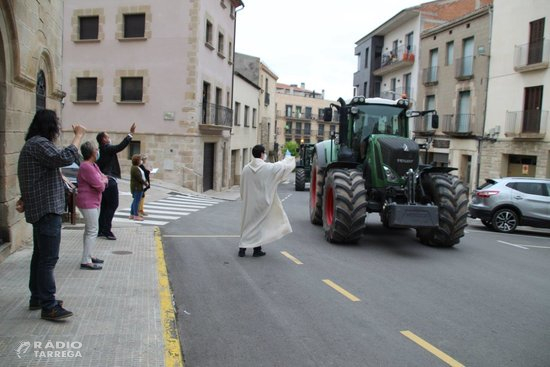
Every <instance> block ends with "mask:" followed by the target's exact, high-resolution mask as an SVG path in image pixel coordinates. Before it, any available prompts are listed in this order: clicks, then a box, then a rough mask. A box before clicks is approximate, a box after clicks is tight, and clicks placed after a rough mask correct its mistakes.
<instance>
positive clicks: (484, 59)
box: [413, 5, 492, 188]
mask: <svg viewBox="0 0 550 367" xmlns="http://www.w3.org/2000/svg"><path fill="white" fill-rule="evenodd" d="M491 10H492V6H490V5H489V6H486V7H483V8H480V9H478V10H476V11H474V12H472V13H469V14H467V15H465V16H462V17H460V18H458V19H455V20H453V21H451V22H448V23H445V24H443V25H440V26H438V27H435V28H432V29H430V30H428V31H424V32H422V34H421V36H420V38H421V41H420V53H419V65H420V69H421V74H420V75H421V78H420V82H419V83H418V94H417V98H418V104H417V106H416V107H417V108H418V109H421V110H432V109H435V110H437V113H438V114H439V119H440V126H439V128H438V129H437V130H434V129H432V125H431V115H427V116H425V117H424V118H417V119H415V125H414V127H413V132H414V135H415V137H416V138H417V141H418V142H428V143H431V144H430V150H429V155H428V162H427V163H434V162H435V163H436V164H437V165H440V166H452V167H456V168H458V171H453V174H455V175H458V176H459V177H460V179H461V180H462V181H463V182H464V183H465V184H466V185H467V186H468V187H470V188H475V187H476V186H477V182H478V178H477V176H478V167H479V166H478V163H479V160H478V157H479V150H480V147H481V145H480V139H481V138H482V136H483V125H484V123H485V109H486V104H485V102H486V100H487V84H488V76H489V56H488V53H489V47H490V39H491Z"/></svg>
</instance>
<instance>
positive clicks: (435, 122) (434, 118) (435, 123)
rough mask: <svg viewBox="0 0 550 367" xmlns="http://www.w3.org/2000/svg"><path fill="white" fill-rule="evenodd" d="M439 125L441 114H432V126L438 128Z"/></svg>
mask: <svg viewBox="0 0 550 367" xmlns="http://www.w3.org/2000/svg"><path fill="white" fill-rule="evenodd" d="M438 127H439V115H436V114H433V115H432V128H434V129H437V128H438Z"/></svg>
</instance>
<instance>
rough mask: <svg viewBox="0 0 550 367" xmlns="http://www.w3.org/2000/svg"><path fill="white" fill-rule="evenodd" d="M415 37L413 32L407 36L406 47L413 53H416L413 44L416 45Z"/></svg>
mask: <svg viewBox="0 0 550 367" xmlns="http://www.w3.org/2000/svg"><path fill="white" fill-rule="evenodd" d="M413 35H414V33H413V32H411V33H407V34H406V35H405V47H406V48H407V51H411V52H412V51H414V49H413V43H414V40H413Z"/></svg>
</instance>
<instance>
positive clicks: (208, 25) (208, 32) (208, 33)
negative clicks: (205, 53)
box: [206, 20, 213, 46]
mask: <svg viewBox="0 0 550 367" xmlns="http://www.w3.org/2000/svg"><path fill="white" fill-rule="evenodd" d="M212 37H213V35H212V23H211V22H210V21H209V20H207V21H206V44H207V45H209V46H212Z"/></svg>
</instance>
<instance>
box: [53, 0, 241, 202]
mask: <svg viewBox="0 0 550 367" xmlns="http://www.w3.org/2000/svg"><path fill="white" fill-rule="evenodd" d="M242 6H243V3H242V1H241V0H199V1H192V2H190V1H177V0H165V1H151V0H141V1H140V0H124V1H122V0H98V1H94V3H93V5H92V4H90V2H89V1H86V0H71V1H65V2H64V23H63V25H64V26H63V50H64V51H63V88H64V90H65V91H66V92H67V97H66V98H65V100H64V107H63V114H62V116H63V127H64V129H69V128H70V125H71V124H72V123H73V122H75V121H78V122H81V123H83V124H84V125H85V126H86V127H87V128H88V130H89V134H88V135H87V136H86V138H87V139H94V140H95V135H96V134H97V133H98V132H100V131H108V132H109V134H110V135H111V137H112V140H113V141H119V140H121V139H122V138H123V137H124V136H125V135H126V133H127V132H128V129H129V127H130V125H131V124H132V123H136V125H137V130H136V134H135V136H134V139H133V141H132V143H131V145H130V147H129V148H128V149H127V150H126V151H124V152H122V153H119V158H120V161H121V166H122V172H123V176H127V175H128V172H129V167H130V165H131V162H130V157H131V156H132V155H133V154H135V153H145V154H147V155H148V157H149V161H150V164H151V165H153V166H154V167H155V168H158V169H159V170H158V173H157V174H156V177H158V178H160V179H163V180H166V181H170V182H173V183H175V184H179V185H182V186H184V187H187V188H189V189H191V190H194V191H198V192H203V191H207V190H211V189H214V190H222V189H224V188H227V187H229V185H230V164H231V159H230V155H231V150H230V138H231V135H230V131H231V128H232V121H231V120H232V115H233V111H232V100H233V61H234V44H235V38H234V35H235V33H234V30H235V22H236V16H237V11H238V10H239V9H240V8H241V7H242Z"/></svg>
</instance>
